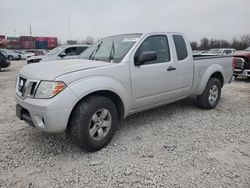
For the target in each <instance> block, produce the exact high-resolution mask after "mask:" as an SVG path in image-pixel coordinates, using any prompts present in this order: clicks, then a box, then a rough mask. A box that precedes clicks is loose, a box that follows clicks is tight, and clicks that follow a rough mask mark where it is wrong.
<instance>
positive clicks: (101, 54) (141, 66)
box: [16, 32, 233, 151]
mask: <svg viewBox="0 0 250 188" xmlns="http://www.w3.org/2000/svg"><path fill="white" fill-rule="evenodd" d="M60 51H61V50H60ZM64 53H66V52H64ZM56 54H58V53H56ZM232 73H233V69H232V57H229V56H221V57H200V58H193V56H192V50H191V46H190V44H189V41H188V39H187V38H186V37H185V36H184V35H183V34H181V33H172V32H171V33H165V32H157V33H146V34H125V35H117V36H111V37H107V38H104V39H102V40H100V41H98V42H97V43H96V44H94V45H92V46H91V47H89V48H88V49H87V50H86V51H84V52H83V53H82V54H81V55H80V57H79V58H78V59H70V60H64V61H59V60H55V61H51V62H50V63H49V64H47V63H38V64H33V65H30V66H24V67H23V68H22V69H21V70H20V72H19V74H18V78H17V84H16V85H17V87H16V101H17V106H16V114H17V116H18V117H19V118H20V119H21V120H25V121H26V122H28V123H29V124H30V125H32V126H34V127H35V128H37V129H40V130H42V131H46V132H51V133H59V132H63V131H67V133H68V134H69V136H70V137H71V138H72V140H73V141H74V142H75V143H76V144H77V145H78V146H80V147H81V148H83V149H86V150H90V151H96V150H99V149H101V148H103V147H105V146H106V145H107V144H108V143H109V142H110V141H111V139H112V137H113V135H114V133H115V131H116V129H117V127H118V122H119V121H120V120H122V119H123V118H125V117H127V116H128V115H131V114H134V113H137V112H140V111H143V110H147V109H150V108H154V107H158V106H161V105H164V104H168V103H172V102H174V101H178V100H181V99H183V98H186V97H188V96H197V100H198V104H199V105H200V106H201V107H203V108H205V109H213V108H215V107H216V106H217V104H218V102H219V100H220V96H221V89H222V87H223V85H224V84H227V83H229V82H230V81H231V78H232Z"/></svg>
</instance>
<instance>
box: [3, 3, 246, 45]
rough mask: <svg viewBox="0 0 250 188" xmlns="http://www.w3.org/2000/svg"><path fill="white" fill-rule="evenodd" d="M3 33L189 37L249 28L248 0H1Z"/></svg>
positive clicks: (234, 33)
mask: <svg viewBox="0 0 250 188" xmlns="http://www.w3.org/2000/svg"><path fill="white" fill-rule="evenodd" d="M0 18H1V20H2V22H1V24H0V35H1V34H4V35H7V36H15V35H16V36H19V35H29V24H31V26H32V33H33V36H55V37H58V38H59V39H60V40H62V41H64V40H66V39H69V38H70V34H69V26H68V25H69V24H68V20H70V26H71V27H70V28H71V36H72V37H71V38H72V39H77V40H81V39H84V38H85V37H86V36H88V35H91V36H93V37H94V38H101V37H104V36H107V35H113V34H121V33H129V32H148V31H178V32H183V33H185V34H187V36H188V37H189V39H190V40H200V38H202V37H203V36H206V37H209V38H217V39H227V40H230V39H232V38H233V37H238V36H240V35H243V34H250V19H249V18H250V0H71V1H70V0H0Z"/></svg>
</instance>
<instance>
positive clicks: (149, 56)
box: [135, 51, 157, 66]
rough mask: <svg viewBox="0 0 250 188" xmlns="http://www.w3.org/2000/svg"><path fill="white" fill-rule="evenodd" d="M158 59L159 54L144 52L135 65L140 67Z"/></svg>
mask: <svg viewBox="0 0 250 188" xmlns="http://www.w3.org/2000/svg"><path fill="white" fill-rule="evenodd" d="M156 59H157V54H156V52H155V51H147V52H143V53H142V54H141V55H140V56H139V58H136V59H135V65H137V66H140V65H143V64H144V63H146V62H149V61H155V60H156Z"/></svg>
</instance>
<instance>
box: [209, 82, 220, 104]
mask: <svg viewBox="0 0 250 188" xmlns="http://www.w3.org/2000/svg"><path fill="white" fill-rule="evenodd" d="M218 94H219V89H218V87H217V86H216V85H213V86H212V87H211V88H210V90H209V96H208V100H209V102H210V104H214V103H215V102H216V100H217V98H218Z"/></svg>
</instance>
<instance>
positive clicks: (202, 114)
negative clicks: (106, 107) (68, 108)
mask: <svg viewBox="0 0 250 188" xmlns="http://www.w3.org/2000/svg"><path fill="white" fill-rule="evenodd" d="M24 64H25V62H24V61H18V62H13V63H12V66H11V68H9V69H6V70H4V71H2V72H0V143H1V145H0V187H250V82H248V81H246V80H237V81H234V82H233V83H231V84H230V85H227V86H225V87H224V89H223V93H222V99H221V102H220V103H219V105H218V107H217V108H216V109H215V110H210V111H207V110H202V109H199V108H197V107H196V106H195V105H194V104H193V103H194V102H193V100H192V99H187V100H184V101H180V102H178V103H174V104H171V105H167V106H164V107H161V108H157V109H154V110H150V111H146V112H143V113H140V114H137V115H133V116H131V117H129V118H127V119H126V120H124V121H123V122H122V124H121V126H120V128H119V130H118V131H117V133H116V135H115V137H114V139H113V141H112V142H111V144H109V145H108V146H107V147H106V148H104V149H102V150H101V151H99V152H95V153H86V152H83V151H81V150H80V149H78V148H77V147H76V146H74V145H73V144H72V143H70V142H69V141H68V140H67V139H66V138H65V136H64V135H63V134H62V135H51V134H47V133H43V132H41V131H38V130H36V129H34V128H32V127H29V126H28V125H27V124H25V123H24V122H22V121H19V120H18V119H17V117H16V115H15V100H14V96H15V78H16V74H17V71H18V70H19V69H20V68H21V67H22V66H23V65H24Z"/></svg>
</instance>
